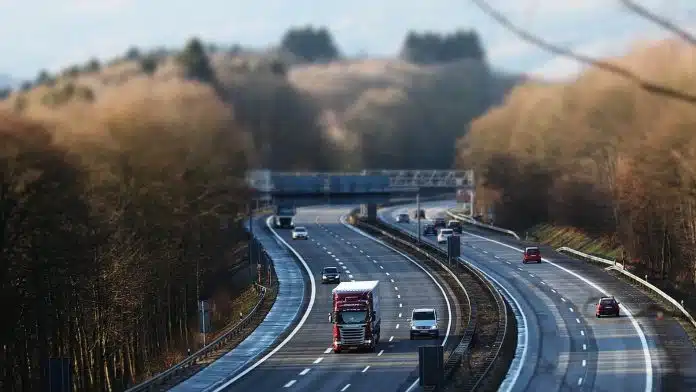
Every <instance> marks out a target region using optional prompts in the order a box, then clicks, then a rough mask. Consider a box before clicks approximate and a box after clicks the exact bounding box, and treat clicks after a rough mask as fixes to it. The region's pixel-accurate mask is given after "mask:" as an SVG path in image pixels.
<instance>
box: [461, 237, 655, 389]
mask: <svg viewBox="0 0 696 392" xmlns="http://www.w3.org/2000/svg"><path fill="white" fill-rule="evenodd" d="M463 232H464V233H466V234H468V235H470V236H473V237H477V238H480V239H483V240H486V241H489V242H493V243H495V244H498V245H502V246H505V247H507V248H509V249H514V250H516V251H518V252H520V253H522V252H524V250H523V249H520V248H517V247H514V246H512V245H508V244H506V243H504V242H500V241H496V240H493V239H490V238H486V237H484V236H480V235H478V234H474V233H471V232H468V231H463ZM541 260H542V261H543V262H545V263H548V264H550V265H552V266H554V267H556V268H558V269H560V270H562V271H565V272H567V273H569V274H570V275H573V276H574V277H576V278H578V279H580V280H581V281H583V282H584V283H585V284H587V285H588V286H591V287H593V288H594V289H595V290H597V291H599V292H601V293H602V294H603V295H611V294H610V292H609V291H607V290H604V288H602V287H601V286H599V285H597V284H596V283H595V282H592V281H591V280H589V279H587V278H585V277H584V276H582V275H580V274H578V273H576V272H573V271H571V270H569V269H568V268H565V267H563V266H560V265H558V264H556V263H554V262H553V261H550V260H549V259H546V258H544V257H542V258H541ZM624 313H626V316H628V318H629V319H630V320H631V324H632V325H633V328H634V329H635V330H636V333H637V334H638V338H639V339H640V344H641V346H642V349H643V359H644V361H645V392H652V390H653V368H652V356H651V355H650V348H649V347H648V340H647V338H646V337H645V332H643V329H642V328H641V327H640V325H639V324H638V321H637V320H636V319H635V317H633V313H632V312H631V310H630V308H629V307H628V306H626V305H624Z"/></svg>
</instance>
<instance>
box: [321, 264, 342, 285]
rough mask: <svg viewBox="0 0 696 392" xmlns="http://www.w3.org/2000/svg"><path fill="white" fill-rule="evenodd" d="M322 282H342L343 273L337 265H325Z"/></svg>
mask: <svg viewBox="0 0 696 392" xmlns="http://www.w3.org/2000/svg"><path fill="white" fill-rule="evenodd" d="M321 283H341V274H340V273H339V272H338V268H336V267H324V270H323V271H321Z"/></svg>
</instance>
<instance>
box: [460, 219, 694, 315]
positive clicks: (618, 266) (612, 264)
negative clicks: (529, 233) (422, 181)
mask: <svg viewBox="0 0 696 392" xmlns="http://www.w3.org/2000/svg"><path fill="white" fill-rule="evenodd" d="M447 215H449V216H451V217H453V218H455V219H458V220H461V221H464V222H466V223H469V224H472V225H474V226H478V227H483V228H485V229H489V230H494V231H498V232H501V233H505V234H509V235H511V236H513V237H515V238H516V239H517V240H520V237H519V236H518V235H517V233H515V232H514V231H512V230H508V229H503V228H502V227H496V226H491V225H486V224H483V223H480V222H477V221H476V220H474V219H472V218H470V217H468V216H464V215H459V214H455V213H453V212H451V211H447ZM556 252H559V253H570V254H571V255H573V256H577V257H580V258H582V259H585V260H590V261H594V262H596V263H601V264H606V265H608V266H609V268H608V269H611V270H614V271H618V272H620V273H621V274H623V275H625V276H627V277H628V278H630V279H632V280H634V281H636V282H638V283H640V284H641V285H643V286H645V287H646V288H648V289H650V290H651V291H653V292H654V293H655V294H657V295H659V296H660V297H662V298H664V299H665V300H666V301H668V302H669V303H670V304H672V305H673V306H674V307H675V308H677V309H678V310H679V311H680V312H681V313H682V314H683V315H684V317H686V319H687V320H689V322H690V323H691V324H692V325H693V326H694V328H696V319H695V318H694V317H693V316H692V315H691V314H690V313H689V311H688V310H686V308H684V306H683V305H682V304H681V303H679V301H677V300H676V299H674V298H672V297H671V296H669V295H668V294H667V293H665V292H664V291H662V290H660V289H659V288H658V287H657V286H655V285H653V284H651V283H650V282H648V281H647V280H645V279H642V278H640V277H638V276H636V275H634V274H632V273H631V272H629V271H627V270H626V267H625V265H623V264H622V263H619V262H617V261H616V260H609V259H604V258H601V257H597V256H593V255H590V254H587V253H583V252H580V251H578V250H575V249H572V248H568V247H566V246H562V247H560V248H558V249H556Z"/></svg>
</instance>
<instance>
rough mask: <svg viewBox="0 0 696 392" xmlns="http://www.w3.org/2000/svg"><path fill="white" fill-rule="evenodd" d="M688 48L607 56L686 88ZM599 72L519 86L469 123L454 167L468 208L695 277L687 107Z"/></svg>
mask: <svg viewBox="0 0 696 392" xmlns="http://www.w3.org/2000/svg"><path fill="white" fill-rule="evenodd" d="M694 56H696V49H695V48H693V47H692V46H688V45H686V44H682V43H679V42H672V41H667V42H662V43H660V44H658V45H653V46H649V47H642V48H637V49H635V50H634V52H632V54H630V55H629V56H627V57H625V58H619V59H614V60H613V61H615V62H616V63H618V64H620V65H622V66H625V67H628V68H629V69H631V70H632V71H635V72H637V73H638V74H639V75H641V76H642V77H644V78H647V79H649V80H653V81H656V82H661V83H664V84H666V85H668V86H670V87H673V88H677V89H680V90H684V91H689V92H692V93H694V92H696V79H694V78H693V77H692V75H693V70H694V61H693V59H694ZM694 109H695V108H694V106H693V105H691V104H688V103H684V102H679V101H676V100H671V99H669V98H664V97H660V96H656V95H651V94H649V93H647V92H644V91H642V90H640V88H639V87H638V86H636V85H635V84H633V83H631V82H629V81H626V80H623V79H621V78H618V77H616V76H614V75H612V74H607V73H603V72H601V71H598V70H590V71H587V72H585V73H584V74H583V75H582V76H580V77H579V78H578V79H577V80H575V81H572V82H570V83H563V84H542V83H528V84H526V85H522V86H519V87H517V88H515V89H514V90H513V91H512V92H511V93H510V94H509V96H508V97H507V99H506V101H505V102H504V104H503V105H501V106H499V107H497V108H494V109H492V110H491V111H489V112H488V113H487V114H486V115H484V116H482V117H480V118H479V119H477V120H476V121H475V122H474V123H473V126H472V129H471V132H470V133H469V134H468V135H467V136H466V137H464V138H462V139H461V140H460V141H459V155H458V159H459V164H460V165H463V166H466V167H474V168H476V169H477V173H478V177H479V178H478V186H479V192H478V202H479V205H478V208H479V210H485V209H487V208H488V206H491V205H492V206H494V207H495V221H496V224H498V225H501V226H507V227H511V228H515V229H526V228H530V227H532V226H533V225H536V224H539V223H552V224H556V225H561V226H572V227H577V228H579V229H582V230H584V231H585V232H587V233H590V234H591V235H595V236H602V235H604V236H606V235H609V236H610V237H611V238H613V241H614V242H615V245H618V246H621V247H622V248H623V249H624V250H625V251H626V252H627V254H626V256H627V257H628V259H629V260H633V261H635V263H636V265H634V267H635V268H636V270H640V271H641V272H645V273H646V274H648V275H649V276H650V277H656V276H660V274H662V273H664V275H665V277H667V278H669V279H670V280H671V281H673V282H678V283H681V284H690V283H693V282H694V281H695V280H696V127H695V125H696V111H695V110H694Z"/></svg>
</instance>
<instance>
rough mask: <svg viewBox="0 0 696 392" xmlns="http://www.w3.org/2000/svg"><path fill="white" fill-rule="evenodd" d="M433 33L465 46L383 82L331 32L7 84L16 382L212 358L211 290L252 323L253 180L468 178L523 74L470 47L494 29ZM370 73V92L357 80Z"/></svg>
mask: <svg viewBox="0 0 696 392" xmlns="http://www.w3.org/2000/svg"><path fill="white" fill-rule="evenodd" d="M412 36H415V37H420V35H418V34H415V35H414V34H412ZM423 36H424V37H429V38H428V39H430V40H431V41H432V40H433V39H435V40H436V41H437V40H438V39H441V40H444V41H446V43H447V45H445V46H446V47H447V48H449V49H448V50H449V51H450V52H449V54H446V55H445V56H444V57H442V56H441V54H435V53H431V54H430V55H428V53H427V52H428V49H427V48H425V47H423V46H422V45H421V46H418V44H417V42H416V44H413V43H411V44H409V43H408V42H405V45H406V46H408V45H415V46H414V48H415V49H417V51H418V53H420V55H419V56H421V57H423V56H426V57H427V56H431V57H433V58H434V59H433V60H429V61H428V62H429V65H428V66H427V67H425V66H423V67H421V66H420V65H417V64H411V63H409V62H408V61H407V60H398V59H394V60H388V61H386V62H385V63H383V64H387V67H386V68H385V69H382V70H380V69H378V72H377V73H375V72H374V71H375V70H374V69H373V68H372V66H373V64H372V63H371V60H369V59H368V60H364V61H353V60H349V59H341V55H340V52H339V51H338V49H337V47H336V45H335V43H334V42H333V39H332V38H331V36H330V34H329V33H328V30H327V29H325V28H316V29H315V28H312V27H302V28H295V29H291V30H289V31H288V32H287V33H286V34H285V35H284V36H283V38H282V39H281V44H280V46H279V49H278V50H271V51H265V52H258V51H250V50H246V49H244V48H241V47H240V46H239V45H232V46H229V47H225V46H222V45H213V44H206V43H204V42H202V41H200V40H198V39H196V38H192V39H191V40H189V41H188V42H187V43H186V44H185V45H184V46H183V48H182V49H163V48H155V49H141V48H137V47H133V48H131V49H129V50H128V51H127V52H126V53H125V54H123V55H122V56H118V57H115V58H114V59H111V60H100V59H91V60H89V61H88V62H86V63H85V64H82V65H80V64H78V65H72V66H69V67H66V68H65V69H63V70H61V71H58V72H50V71H48V70H42V71H40V72H39V73H38V74H37V76H36V78H35V80H32V81H26V82H24V83H23V84H22V86H21V88H19V89H17V90H16V91H11V90H6V91H3V92H2V93H1V94H0V97H2V98H0V152H1V154H0V168H1V169H0V170H1V171H0V172H1V173H2V177H1V178H0V228H1V229H2V235H1V236H0V239H1V240H2V243H1V244H0V260H2V263H3V268H2V274H3V276H2V277H0V298H2V299H3V302H4V303H9V304H13V306H11V307H8V312H6V313H5V316H4V317H3V320H2V321H1V322H0V329H1V331H0V344H2V346H3V348H4V350H3V351H2V352H0V369H2V373H0V389H2V390H3V391H35V390H42V389H43V386H42V384H41V382H42V377H41V371H42V367H43V365H45V360H46V359H48V358H69V359H70V361H71V363H72V369H73V370H72V373H73V387H74V388H73V389H74V390H79V391H121V390H123V389H124V388H125V387H126V386H128V385H132V384H133V383H134V382H138V381H142V380H143V379H145V378H147V377H149V376H151V375H153V374H155V373H157V372H160V371H162V370H163V369H164V368H166V367H167V366H170V365H172V364H173V363H175V361H176V360H178V359H181V358H182V357H183V355H184V354H185V353H186V352H187V350H188V349H192V350H195V349H197V348H199V347H200V343H201V342H200V341H198V334H197V333H196V332H197V320H196V317H195V312H196V309H197V302H196V300H197V299H198V298H199V297H214V298H216V299H217V302H216V305H217V307H216V317H217V319H218V322H220V323H223V324H224V322H225V320H230V319H232V318H234V317H236V312H235V310H234V309H233V303H234V300H235V298H237V297H239V296H240V295H241V294H240V293H242V292H244V290H246V289H247V287H248V286H249V284H250V283H251V282H250V280H249V281H248V282H247V281H245V282H244V283H240V282H239V279H237V278H235V276H236V275H235V271H237V270H238V268H237V267H238V266H239V265H240V263H244V262H245V258H244V254H245V246H246V242H247V239H246V234H245V232H244V231H243V230H242V229H241V227H240V225H239V224H237V223H236V221H237V220H238V219H239V218H241V217H243V216H245V214H246V213H247V208H248V207H249V205H250V204H251V203H250V202H251V199H250V194H249V191H248V190H247V189H246V184H245V181H244V174H245V171H246V170H247V169H248V168H268V169H274V170H338V169H362V168H366V167H367V168H382V167H386V168H388V167H400V166H406V167H419V166H427V167H429V168H433V167H440V168H449V167H452V164H453V160H454V155H455V148H454V143H453V141H454V140H455V138H456V137H458V136H460V135H462V134H463V133H464V131H465V127H466V124H467V123H468V122H469V121H470V120H471V119H472V118H474V117H475V116H477V115H480V114H482V113H484V112H485V110H486V108H487V107H488V105H490V104H491V103H492V102H495V101H500V100H502V97H503V95H504V92H505V91H507V89H508V88H509V87H511V86H512V85H513V84H514V83H515V81H516V79H515V78H512V77H507V76H506V77H501V78H500V83H498V82H497V81H498V76H497V75H495V74H494V73H493V72H491V71H489V70H488V68H487V66H486V65H485V63H484V62H483V61H482V59H481V58H473V59H472V58H468V57H467V56H470V55H469V54H467V53H469V52H471V50H468V49H467V50H463V49H456V46H457V39H462V40H463V41H462V43H463V44H464V45H472V43H474V44H476V45H478V40H477V39H476V37H475V34H474V33H466V34H463V33H462V34H459V33H457V34H454V35H450V36H447V37H445V38H438V37H434V38H433V36H432V35H427V34H425V35H423ZM458 37H459V38H458ZM405 41H408V40H405ZM416 41H417V40H416ZM443 45H444V44H443ZM453 48H454V49H453ZM415 49H414V50H415ZM434 50H435V51H436V52H437V53H440V52H441V48H440V49H438V48H435V49H434ZM474 52H476V53H479V55H480V52H481V49H480V48H479V49H477V50H474ZM457 53H460V55H458V54H457ZM462 53H463V54H462ZM438 56H440V57H438ZM457 56H459V57H457ZM462 56H464V57H462ZM438 58H440V60H437V59H438ZM332 59H333V63H327V61H329V60H332ZM438 61H440V62H441V63H437V62H438ZM457 61H460V62H461V61H463V62H464V63H457ZM435 63H436V64H435ZM346 67H347V68H346ZM351 67H356V68H355V69H353V68H351ZM390 67H396V68H398V69H400V71H397V72H396V73H394V72H392V70H391V69H390ZM336 68H338V70H339V73H338V74H335V73H332V72H333V70H335V69H336ZM378 68H379V67H378ZM350 69H352V70H353V71H355V72H353V73H352V74H351V75H352V77H354V78H355V79H354V80H360V81H361V82H362V83H361V84H360V85H359V86H357V87H356V86H354V85H349V86H341V85H340V84H338V83H337V80H341V79H342V78H341V73H342V72H344V71H349V70H350ZM462 70H466V71H467V72H465V73H464V74H462V73H461V71H462ZM375 75H376V76H375ZM393 75H396V76H397V79H394V80H390V79H389V77H390V76H393ZM482 76H485V77H483V78H482ZM317 77H318V78H321V82H320V83H315V84H313V85H311V84H308V83H306V82H304V81H303V80H302V79H303V78H309V79H310V80H311V79H312V78H317ZM481 80H483V81H484V82H485V83H487V84H483V85H482V84H481ZM448 81H454V83H448ZM311 86H314V87H315V88H316V87H317V86H318V87H319V88H320V90H321V89H323V90H321V91H317V90H312V89H311V88H310V87H311ZM336 87H338V88H336ZM482 88H483V89H487V90H486V91H490V94H484V95H483V98H476V99H470V100H468V101H463V100H459V99H460V98H463V97H466V96H467V95H470V96H472V97H473V96H474V94H471V92H473V91H479V90H480V89H482ZM385 91H386V92H387V95H386V98H387V99H386V100H385V99H381V98H380V96H384V93H385ZM322 94H324V95H322ZM478 95H481V94H478ZM327 96H328V97H329V98H330V99H324V98H326V97H327ZM440 96H441V98H440V99H441V101H437V99H438V97H440ZM3 98H4V99H3ZM412 98H413V99H412ZM341 100H343V101H341ZM457 100H459V101H457ZM339 101H341V102H340V104H337V102H339ZM444 101H447V105H439V104H438V103H437V102H444ZM424 103H427V104H424ZM332 118H333V119H334V121H333V122H332V121H329V120H330V119H332ZM414 121H415V122H414ZM412 123H413V125H410V124H412ZM383 128H384V132H383V133H382V135H379V132H380V130H382V129H383ZM423 129H427V130H428V133H427V138H423V137H419V138H417V139H416V138H415V137H416V136H417V135H419V134H420V135H426V134H425V133H423V132H422V131H423ZM341 132H344V134H343V135H341ZM343 136H347V137H348V138H349V139H351V138H352V139H351V140H360V142H359V143H349V142H346V140H347V139H345V138H342V137H343ZM394 140H400V141H399V142H398V143H394ZM418 151H420V155H417V157H418V159H419V160H418V161H416V162H413V160H412V157H410V155H409V154H413V153H414V152H418ZM233 280H234V281H235V282H236V283H230V282H232V281H233Z"/></svg>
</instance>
